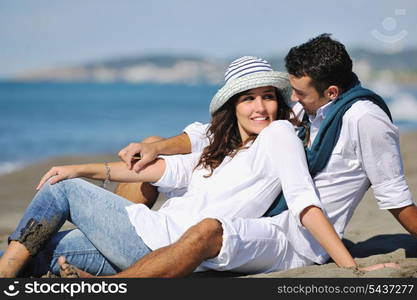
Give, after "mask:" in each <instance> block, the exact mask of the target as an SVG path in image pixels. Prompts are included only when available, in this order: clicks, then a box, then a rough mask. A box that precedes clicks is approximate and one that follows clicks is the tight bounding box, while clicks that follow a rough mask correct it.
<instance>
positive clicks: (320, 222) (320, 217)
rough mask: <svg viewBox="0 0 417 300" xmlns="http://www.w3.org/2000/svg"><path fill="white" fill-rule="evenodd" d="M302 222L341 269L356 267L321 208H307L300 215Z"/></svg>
mask: <svg viewBox="0 0 417 300" xmlns="http://www.w3.org/2000/svg"><path fill="white" fill-rule="evenodd" d="M300 221H301V224H303V225H304V227H306V228H307V229H308V231H310V233H311V234H312V235H313V237H314V238H315V239H316V240H317V241H318V242H319V243H320V245H321V246H322V247H323V248H324V249H325V250H326V251H327V253H328V254H329V255H330V257H331V258H332V259H333V260H334V262H335V263H336V264H337V265H338V266H339V267H355V266H356V262H355V260H354V259H353V257H352V256H351V255H350V253H349V251H348V250H347V249H346V247H345V245H344V244H343V243H342V241H341V240H340V238H339V236H338V235H337V233H336V231H335V230H334V227H333V226H332V224H330V222H329V221H328V220H327V218H326V216H325V215H324V214H323V212H322V210H321V209H320V208H318V207H316V206H309V207H307V208H305V209H304V210H303V212H302V213H301V214H300Z"/></svg>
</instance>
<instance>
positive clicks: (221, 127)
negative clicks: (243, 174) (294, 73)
mask: <svg viewBox="0 0 417 300" xmlns="http://www.w3.org/2000/svg"><path fill="white" fill-rule="evenodd" d="M274 91H275V95H276V98H277V101H278V112H277V116H276V120H289V121H290V122H292V123H293V124H296V125H298V123H297V120H296V118H295V117H294V113H293V111H292V109H291V108H290V107H289V106H288V105H287V104H286V103H285V101H284V98H283V96H282V94H281V92H280V91H279V90H278V89H277V88H275V87H274ZM246 92H247V91H244V92H241V93H239V94H236V95H234V96H233V97H232V98H230V99H229V100H228V101H227V102H226V103H225V104H224V105H223V106H222V107H220V108H219V109H218V110H217V111H216V112H215V113H214V114H213V116H212V120H211V125H210V127H209V128H208V130H207V133H206V134H207V138H208V139H209V141H210V143H209V145H208V146H207V147H206V148H204V150H203V153H202V154H201V157H200V160H199V162H198V164H197V166H196V167H195V169H196V168H197V167H199V166H202V167H203V168H206V169H208V170H209V171H210V173H209V174H208V175H205V176H204V177H210V176H211V175H212V174H213V171H214V169H216V168H217V167H218V166H219V165H220V164H221V163H222V162H223V160H224V158H225V157H226V156H231V157H233V156H235V155H236V153H237V152H238V151H239V150H241V149H243V148H245V145H246V144H247V143H248V142H249V141H253V140H255V139H256V137H257V135H253V136H250V137H249V139H248V140H246V141H242V138H241V136H240V133H239V128H238V125H237V119H236V101H237V100H238V99H239V97H240V96H241V95H242V94H244V93H246Z"/></svg>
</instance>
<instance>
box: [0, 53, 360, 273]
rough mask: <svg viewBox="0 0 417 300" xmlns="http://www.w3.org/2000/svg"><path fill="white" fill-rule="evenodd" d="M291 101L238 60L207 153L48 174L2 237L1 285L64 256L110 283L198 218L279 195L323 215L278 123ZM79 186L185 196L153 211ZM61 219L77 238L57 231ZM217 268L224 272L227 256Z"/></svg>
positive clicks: (247, 214)
mask: <svg viewBox="0 0 417 300" xmlns="http://www.w3.org/2000/svg"><path fill="white" fill-rule="evenodd" d="M289 92H290V87H289V84H288V79H287V77H286V74H284V73H279V72H274V71H273V70H272V69H271V67H270V66H269V64H268V63H267V62H266V61H265V60H262V59H258V58H255V57H243V58H241V59H238V60H236V61H234V62H232V64H231V65H230V66H229V69H228V71H227V72H226V83H225V85H224V87H223V88H222V89H220V90H219V91H218V93H217V94H216V96H215V97H214V98H213V100H212V102H211V104H210V112H211V113H212V121H211V127H210V128H209V138H210V144H209V146H208V147H206V148H205V149H204V151H203V152H202V153H193V154H189V155H176V156H163V157H160V158H159V159H158V160H156V161H155V162H154V163H153V164H151V165H149V166H148V167H146V168H145V169H143V170H142V171H140V172H139V173H135V172H133V171H129V170H128V169H127V168H126V166H125V164H124V163H122V162H115V163H110V164H107V163H106V164H104V166H103V164H86V165H74V166H63V167H54V168H52V169H51V170H50V171H49V172H47V173H46V174H45V176H44V177H43V178H42V179H41V182H40V184H39V186H38V188H39V189H40V190H39V192H38V193H37V194H36V196H35V197H34V199H33V201H32V202H31V204H30V206H29V207H28V209H27V210H26V212H25V214H24V216H23V218H22V220H21V221H20V223H19V225H18V227H17V229H16V230H15V232H13V233H12V235H11V236H10V237H9V242H10V244H9V246H8V248H7V250H6V252H5V253H4V254H3V256H2V257H1V259H0V277H14V276H17V275H19V276H23V275H27V274H30V275H32V276H33V275H34V276H39V275H42V274H44V273H45V272H46V271H47V270H48V269H51V270H52V272H53V273H55V274H58V273H59V264H58V257H59V256H61V255H64V256H65V257H66V259H67V260H68V262H69V263H71V264H73V265H75V266H76V267H78V268H80V269H82V270H84V271H87V272H89V273H92V274H96V275H110V274H114V273H116V272H118V271H120V270H123V269H126V268H127V267H129V266H130V265H131V264H133V263H134V262H135V261H137V260H138V259H139V258H141V257H142V256H144V255H146V254H147V253H149V252H151V251H153V250H156V249H158V248H161V247H164V246H167V245H169V244H171V243H173V242H175V241H176V240H177V239H178V238H179V237H180V236H181V235H182V234H183V233H184V232H185V231H186V230H187V228H189V227H191V226H192V225H194V224H196V223H197V222H199V221H201V220H202V219H204V218H216V219H218V220H219V221H220V222H221V221H222V217H228V218H232V217H236V216H239V217H244V218H257V217H260V216H262V215H263V214H264V213H265V211H266V210H267V209H268V208H269V206H270V205H271V204H272V202H273V200H274V199H275V198H276V196H277V194H278V193H279V192H280V191H281V188H282V190H283V191H284V193H285V195H286V199H287V204H288V207H289V210H290V211H291V213H293V214H294V215H295V216H296V218H297V219H298V220H299V219H300V218H301V214H302V213H303V211H304V209H305V208H307V207H310V206H316V207H321V206H320V201H319V199H318V197H317V195H316V193H315V189H314V185H313V182H312V179H311V177H310V175H309V173H308V170H307V166H306V161H305V156H304V150H303V147H302V145H301V143H300V141H299V139H298V138H297V136H296V135H295V133H294V129H293V126H292V125H291V123H290V122H288V121H285V120H289V118H290V116H291V110H290V108H289V107H288V105H287V104H286V103H285V101H286V100H288V99H289ZM277 119H281V120H280V121H276V122H274V120H277ZM76 177H87V178H91V179H98V180H104V181H108V180H113V181H119V182H136V181H142V182H143V181H147V182H153V183H154V184H155V185H157V186H159V187H168V186H169V187H173V186H174V187H177V188H183V187H188V191H187V192H186V193H185V194H184V195H183V196H181V197H174V198H171V199H169V200H168V201H167V202H166V203H165V204H164V205H163V207H161V209H160V210H159V211H157V212H156V211H151V210H150V209H149V208H148V207H146V206H145V205H143V204H134V205H132V203H131V202H129V201H127V200H125V199H123V198H121V197H118V196H117V195H115V194H113V193H110V192H108V191H106V190H104V189H101V188H99V187H96V186H95V185H92V184H89V183H87V182H85V181H82V180H80V179H73V178H76ZM69 179H70V180H69ZM47 181H49V182H48V183H47ZM319 217H320V222H318V223H317V224H320V228H318V227H317V226H318V225H317V226H315V225H314V224H313V225H311V227H308V229H310V228H311V229H312V234H313V235H314V237H315V238H317V239H318V240H319V242H321V243H322V245H323V247H324V248H325V249H326V250H330V251H331V252H329V253H330V255H331V256H332V258H333V259H334V260H335V262H336V263H337V264H338V265H339V266H345V267H351V266H355V262H354V261H353V259H352V257H351V256H350V254H349V253H348V252H347V250H346V248H345V247H344V246H343V244H342V243H341V241H340V239H339V238H338V237H337V235H336V233H335V232H334V230H333V228H332V227H331V225H330V224H329V223H328V221H327V220H326V219H325V217H324V215H323V214H321V215H320V216H319ZM66 220H69V221H71V222H72V223H73V224H75V225H76V226H77V229H75V230H70V231H64V232H58V230H59V229H60V228H61V226H62V225H63V224H64V222H65V221H66ZM323 220H324V221H323ZM326 222H327V223H326ZM323 224H324V225H323ZM219 256H221V255H219ZM61 263H62V261H61ZM210 263H211V264H213V263H214V262H213V261H211V262H210ZM217 263H218V264H224V263H225V262H224V257H220V258H219V259H218V262H217Z"/></svg>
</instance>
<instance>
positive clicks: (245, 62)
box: [210, 56, 292, 114]
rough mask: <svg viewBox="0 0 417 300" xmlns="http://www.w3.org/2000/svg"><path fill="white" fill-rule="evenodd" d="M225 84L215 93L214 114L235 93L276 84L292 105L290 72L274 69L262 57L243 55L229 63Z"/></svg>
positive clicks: (212, 105) (213, 101)
mask: <svg viewBox="0 0 417 300" xmlns="http://www.w3.org/2000/svg"><path fill="white" fill-rule="evenodd" d="M224 81H225V84H224V86H223V87H222V88H221V89H219V90H218V91H217V93H216V95H214V97H213V99H212V100H211V103H210V114H214V113H215V112H216V111H217V110H218V109H219V108H220V107H221V106H222V105H223V104H225V103H226V102H227V101H228V100H229V99H230V98H231V97H233V96H234V95H236V94H238V93H240V92H244V91H247V90H250V89H254V88H258V87H263V86H274V87H276V88H277V89H278V90H279V91H280V92H281V94H282V96H283V97H284V101H285V102H286V103H287V104H288V105H289V106H290V107H291V106H292V103H291V102H292V101H291V86H290V82H289V80H288V74H287V73H285V72H276V71H274V70H272V67H271V65H270V64H269V63H268V62H267V61H266V60H265V59H262V58H258V57H255V56H243V57H241V58H238V59H236V60H234V61H232V63H231V64H230V65H229V68H228V69H227V71H226V73H225V74H224Z"/></svg>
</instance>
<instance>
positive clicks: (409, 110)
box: [0, 82, 417, 174]
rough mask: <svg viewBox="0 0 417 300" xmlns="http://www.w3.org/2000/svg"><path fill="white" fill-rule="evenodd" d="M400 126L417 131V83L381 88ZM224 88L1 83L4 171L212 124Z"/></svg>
mask: <svg viewBox="0 0 417 300" xmlns="http://www.w3.org/2000/svg"><path fill="white" fill-rule="evenodd" d="M372 88H374V89H375V90H376V91H378V92H379V93H380V94H381V95H382V96H384V97H385V99H386V100H387V103H388V105H389V106H390V109H391V111H392V114H393V116H394V120H395V123H396V124H397V125H398V126H399V128H400V130H402V131H406V130H417V88H416V89H412V88H408V89H404V88H403V89H401V88H399V87H396V86H390V88H387V85H385V84H384V85H381V86H378V85H375V86H373V87H372ZM217 89H218V87H217V86H206V85H196V86H188V85H155V84H145V85H144V84H127V83H111V84H100V83H10V82H0V174H2V173H7V172H10V171H13V170H15V169H16V168H19V167H22V166H24V165H26V164H29V163H33V162H35V161H39V160H42V159H46V158H50V157H54V156H60V155H79V154H99V153H117V152H118V151H119V150H120V149H121V148H123V147H124V146H126V145H127V144H128V143H129V142H132V141H140V140H141V139H142V138H144V137H146V136H149V135H160V136H164V137H169V136H172V135H175V134H178V133H180V132H181V131H182V129H183V128H184V127H185V126H186V125H188V124H189V123H191V122H194V121H200V122H207V121H209V119H210V115H209V113H208V106H209V103H210V100H211V97H212V96H213V95H214V94H215V92H216V91H217Z"/></svg>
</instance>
